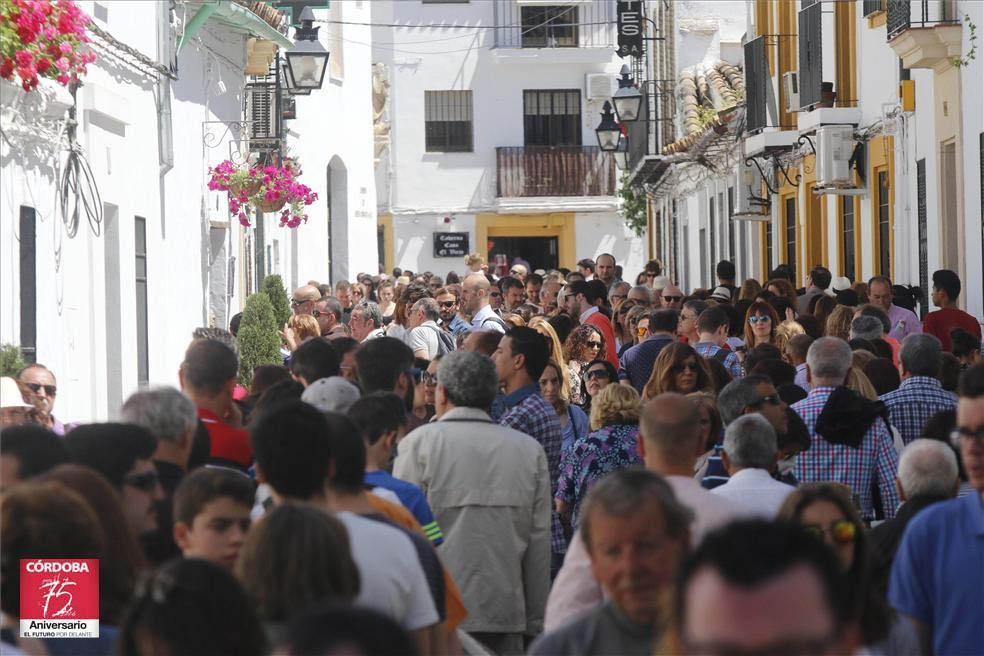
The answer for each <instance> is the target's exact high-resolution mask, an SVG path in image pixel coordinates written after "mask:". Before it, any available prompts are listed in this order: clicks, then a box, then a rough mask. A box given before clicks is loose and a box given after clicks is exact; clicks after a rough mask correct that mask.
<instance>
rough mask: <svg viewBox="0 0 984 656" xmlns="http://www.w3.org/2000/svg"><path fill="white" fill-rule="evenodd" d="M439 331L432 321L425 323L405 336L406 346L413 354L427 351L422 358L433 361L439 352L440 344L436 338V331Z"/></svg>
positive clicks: (438, 327)
mask: <svg viewBox="0 0 984 656" xmlns="http://www.w3.org/2000/svg"><path fill="white" fill-rule="evenodd" d="M440 329H441V327H440V326H438V325H437V324H436V323H434V322H433V321H425V322H424V323H422V324H420V325H419V326H417V327H416V328H414V329H413V330H411V331H410V334H409V335H408V336H407V345H408V346H409V347H410V350H411V351H413V352H414V353H415V354H416V353H417V351H427V355H426V356H424V357H426V358H427V359H428V360H433V359H434V358H436V357H437V354H438V353H439V352H440V348H441V343H440V341H439V339H438V336H437V331H439V330H440Z"/></svg>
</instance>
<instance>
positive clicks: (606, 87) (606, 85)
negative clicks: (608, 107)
mask: <svg viewBox="0 0 984 656" xmlns="http://www.w3.org/2000/svg"><path fill="white" fill-rule="evenodd" d="M614 93H615V76H614V75H609V74H608V73H588V74H587V75H585V76H584V95H586V96H587V97H588V100H609V99H611V97H612V95H613V94H614Z"/></svg>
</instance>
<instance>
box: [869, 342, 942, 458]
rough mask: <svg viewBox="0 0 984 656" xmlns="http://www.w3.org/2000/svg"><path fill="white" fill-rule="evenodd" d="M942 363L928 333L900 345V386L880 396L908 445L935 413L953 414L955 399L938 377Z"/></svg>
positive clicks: (889, 415)
mask: <svg viewBox="0 0 984 656" xmlns="http://www.w3.org/2000/svg"><path fill="white" fill-rule="evenodd" d="M942 362H943V345H942V344H941V343H940V340H938V339H937V338H936V337H935V336H933V335H930V334H929V333H916V334H914V335H909V336H908V337H906V338H905V340H903V342H902V350H901V352H900V353H899V364H900V366H899V369H900V370H901V374H902V384H901V385H899V387H898V389H896V390H894V391H892V392H889V393H887V394H884V395H882V397H881V400H882V403H884V404H885V408H886V409H887V410H888V419H889V421H890V422H891V424H892V425H893V426H895V428H896V429H898V431H899V434H900V435H901V436H902V441H903V442H904V443H905V444H909V443H910V442H912V441H913V440H915V439H916V438H918V437H919V436H920V435H922V431H923V428H925V426H926V422H927V421H929V418H930V417H932V416H933V415H935V414H936V413H937V412H942V411H944V410H955V409H956V407H957V396H956V394H953V393H952V392H947V391H946V390H944V389H943V386H942V385H941V384H940V381H939V379H938V378H937V376H938V375H939V373H940V365H941V364H942Z"/></svg>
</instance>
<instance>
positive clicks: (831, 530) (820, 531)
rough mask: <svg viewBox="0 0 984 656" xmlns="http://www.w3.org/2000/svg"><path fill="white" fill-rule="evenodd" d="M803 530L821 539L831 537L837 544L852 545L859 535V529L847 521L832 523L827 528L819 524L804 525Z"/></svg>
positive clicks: (839, 520)
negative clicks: (825, 536) (826, 536)
mask: <svg viewBox="0 0 984 656" xmlns="http://www.w3.org/2000/svg"><path fill="white" fill-rule="evenodd" d="M803 528H805V529H806V530H807V531H809V532H810V533H813V534H814V535H816V536H817V537H818V538H820V539H823V536H824V535H829V536H830V537H831V538H832V539H833V541H834V542H836V543H837V544H850V543H851V542H854V539H855V538H856V537H857V535H858V527H857V526H855V525H854V524H853V523H852V522H849V521H848V520H846V519H838V520H837V521H836V522H831V523H830V526H828V527H826V528H824V527H823V526H821V525H819V524H804V525H803Z"/></svg>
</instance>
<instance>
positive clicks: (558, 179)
mask: <svg viewBox="0 0 984 656" xmlns="http://www.w3.org/2000/svg"><path fill="white" fill-rule="evenodd" d="M495 160H496V171H497V179H498V185H497V193H496V195H497V196H498V197H500V198H516V197H531V196H614V195H615V177H616V176H615V160H614V159H612V157H611V155H609V154H608V153H606V152H603V151H602V150H601V149H600V148H598V147H597V146H526V147H523V146H519V147H513V146H507V147H503V148H496V149H495Z"/></svg>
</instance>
